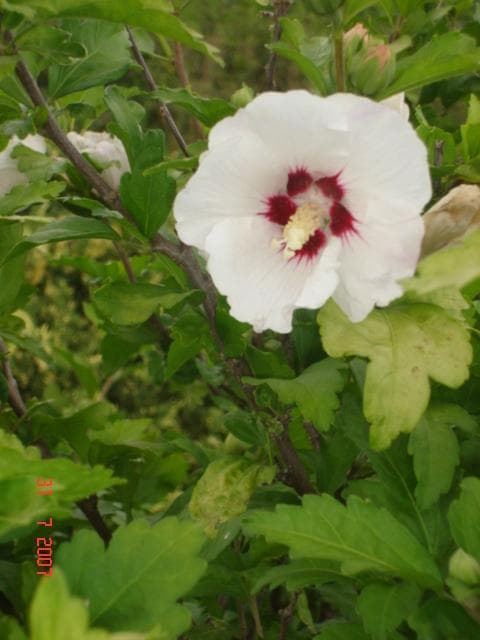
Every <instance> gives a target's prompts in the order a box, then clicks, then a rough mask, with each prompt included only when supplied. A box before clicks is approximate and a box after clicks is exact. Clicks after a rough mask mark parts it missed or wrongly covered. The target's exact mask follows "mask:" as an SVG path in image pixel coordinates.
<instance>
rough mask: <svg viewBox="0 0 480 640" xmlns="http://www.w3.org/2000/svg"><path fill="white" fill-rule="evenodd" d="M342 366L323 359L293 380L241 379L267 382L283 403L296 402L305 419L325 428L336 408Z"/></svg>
mask: <svg viewBox="0 0 480 640" xmlns="http://www.w3.org/2000/svg"><path fill="white" fill-rule="evenodd" d="M345 369H346V365H345V364H344V363H343V362H341V361H339V360H332V359H330V358H327V359H325V360H322V361H321V362H317V363H315V364H312V365H311V366H310V367H308V368H307V369H305V371H303V372H302V373H301V374H300V375H299V376H298V377H297V378H294V379H293V380H281V379H275V378H265V379H262V380H258V379H256V378H248V377H247V378H244V380H245V382H247V383H248V384H253V385H260V384H267V385H268V386H269V387H270V389H272V391H274V392H275V393H276V394H277V395H278V397H279V399H280V400H281V401H282V402H284V403H285V404H296V405H297V406H298V408H299V409H300V411H301V413H302V415H303V417H304V418H305V420H309V421H311V422H313V424H314V425H315V426H316V428H317V429H319V430H320V431H326V430H327V429H328V428H329V427H330V425H331V423H332V420H333V415H334V413H335V411H336V409H338V407H339V402H338V395H337V394H338V393H339V392H340V391H341V390H342V389H343V387H344V385H345V376H344V375H343V374H342V372H343V371H344V370H345Z"/></svg>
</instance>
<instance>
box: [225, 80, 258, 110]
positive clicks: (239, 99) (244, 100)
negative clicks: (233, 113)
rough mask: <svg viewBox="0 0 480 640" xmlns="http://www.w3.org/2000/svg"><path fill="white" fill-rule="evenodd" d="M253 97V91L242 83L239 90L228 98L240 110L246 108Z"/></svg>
mask: <svg viewBox="0 0 480 640" xmlns="http://www.w3.org/2000/svg"><path fill="white" fill-rule="evenodd" d="M254 97H255V94H254V92H253V89H252V88H251V87H249V86H248V85H247V84H244V83H243V84H242V87H241V89H237V90H236V91H235V93H234V94H233V95H232V97H231V98H230V102H231V103H232V104H233V105H234V106H235V107H237V108H238V109H241V108H242V107H246V106H247V104H248V103H249V102H251V101H252V100H253V98H254Z"/></svg>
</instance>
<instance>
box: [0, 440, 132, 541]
mask: <svg viewBox="0 0 480 640" xmlns="http://www.w3.org/2000/svg"><path fill="white" fill-rule="evenodd" d="M112 475H113V472H112V471H111V470H110V469H107V468H105V467H102V466H99V465H98V466H95V467H87V466H84V465H80V464H76V463H75V462H72V461H71V460H68V459H66V458H48V459H43V460H42V459H40V453H39V451H38V449H36V448H35V447H27V448H25V447H24V446H23V445H22V443H21V442H20V441H19V440H18V439H17V438H16V437H15V436H13V435H12V434H6V433H5V432H3V431H0V484H1V487H2V489H1V490H2V495H3V499H2V502H1V503H0V536H1V539H2V541H5V540H9V539H11V538H13V537H15V536H16V534H17V533H19V532H21V531H23V530H24V529H28V528H31V526H32V525H34V524H35V521H36V520H38V519H39V516H43V515H47V514H48V515H49V516H54V517H58V518H60V517H67V516H68V515H69V514H70V509H71V507H72V504H73V502H75V501H76V500H80V499H81V498H86V497H88V496H90V495H91V494H93V493H96V492H98V491H101V490H104V489H107V488H109V487H111V486H114V485H116V484H119V483H122V482H123V481H122V480H121V479H119V478H114V477H112ZM38 478H51V479H52V481H53V484H52V495H51V496H42V495H39V494H37V493H36V488H37V485H36V481H37V479H38Z"/></svg>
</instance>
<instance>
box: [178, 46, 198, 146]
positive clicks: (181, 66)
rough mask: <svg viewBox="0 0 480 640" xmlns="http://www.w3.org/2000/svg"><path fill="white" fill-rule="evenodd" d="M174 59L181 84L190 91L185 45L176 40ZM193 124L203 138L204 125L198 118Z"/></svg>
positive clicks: (196, 131)
mask: <svg viewBox="0 0 480 640" xmlns="http://www.w3.org/2000/svg"><path fill="white" fill-rule="evenodd" d="M173 61H174V63H175V71H176V72H177V77H178V79H179V80H180V84H181V85H182V87H184V88H185V89H187V91H190V87H191V85H190V78H189V77H188V71H187V66H186V64H185V56H184V55H183V47H182V45H181V44H180V42H175V43H174V44H173ZM193 126H194V129H195V134H196V135H197V137H198V138H203V137H204V133H203V129H202V125H201V124H200V122H199V121H198V120H197V119H196V118H193Z"/></svg>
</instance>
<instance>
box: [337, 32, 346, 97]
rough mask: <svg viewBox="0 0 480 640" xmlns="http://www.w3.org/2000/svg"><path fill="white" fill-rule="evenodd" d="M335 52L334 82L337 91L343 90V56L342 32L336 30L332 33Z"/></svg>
mask: <svg viewBox="0 0 480 640" xmlns="http://www.w3.org/2000/svg"><path fill="white" fill-rule="evenodd" d="M334 53H335V82H336V86H337V91H338V92H344V91H345V57H344V51H343V32H342V31H337V32H336V33H335V35H334Z"/></svg>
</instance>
